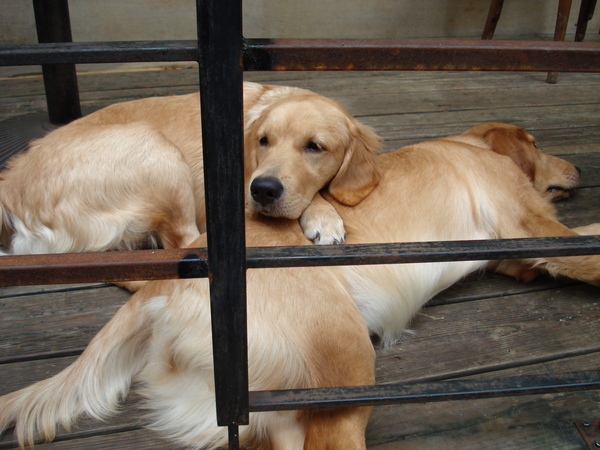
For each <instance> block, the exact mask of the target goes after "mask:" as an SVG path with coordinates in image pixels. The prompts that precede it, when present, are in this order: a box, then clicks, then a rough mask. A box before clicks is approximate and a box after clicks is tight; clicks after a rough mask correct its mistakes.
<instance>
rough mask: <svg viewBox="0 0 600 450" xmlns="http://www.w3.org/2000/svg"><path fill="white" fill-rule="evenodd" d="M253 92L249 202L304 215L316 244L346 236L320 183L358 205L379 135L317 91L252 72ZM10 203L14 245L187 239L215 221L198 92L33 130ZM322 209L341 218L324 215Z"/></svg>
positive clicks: (35, 247) (175, 244)
mask: <svg viewBox="0 0 600 450" xmlns="http://www.w3.org/2000/svg"><path fill="white" fill-rule="evenodd" d="M243 92H244V120H245V137H244V140H245V150H244V151H245V156H244V159H245V169H244V170H245V178H246V181H247V182H248V183H247V184H248V185H249V193H248V201H249V206H250V208H251V209H252V210H253V211H255V212H259V213H263V214H266V215H270V216H276V217H285V218H289V219H297V218H299V217H301V221H302V224H303V226H304V232H305V233H306V235H307V236H308V237H309V238H310V239H312V240H314V241H315V243H317V244H331V243H335V242H342V241H343V239H344V229H343V224H342V223H341V221H340V220H339V219H337V221H336V220H335V215H334V211H333V208H332V207H331V206H330V205H328V204H327V203H325V202H324V201H323V199H322V197H321V196H320V195H319V193H318V192H319V190H320V189H321V188H323V187H324V186H325V185H329V190H330V193H331V195H333V196H336V198H338V200H339V201H340V202H342V203H344V204H348V205H352V204H353V203H354V202H356V201H360V199H361V198H362V197H363V196H364V195H366V194H368V186H371V185H372V181H371V178H373V177H376V174H375V173H373V174H372V175H369V173H370V172H373V171H374V168H372V167H371V168H370V167H366V166H365V164H367V163H368V162H369V161H370V160H369V158H368V156H367V157H365V156H364V155H363V154H368V155H370V154H371V153H373V152H375V151H378V150H379V149H380V143H379V138H378V137H377V136H376V135H375V134H374V133H373V131H372V130H370V129H369V128H368V127H366V126H364V125H362V124H361V123H360V122H358V121H357V120H355V119H353V118H352V117H351V116H350V115H349V114H348V113H347V112H346V111H345V110H344V109H343V108H342V106H341V105H339V104H338V103H337V102H335V101H333V100H330V99H328V98H325V97H322V96H320V95H318V94H315V93H313V92H311V91H308V90H304V89H299V88H292V87H282V86H267V85H260V84H257V83H244V89H243ZM357 172H359V173H360V175H361V176H360V177H357V176H355V173H357ZM364 186H367V188H366V189H365V188H364ZM0 208H1V212H2V214H1V217H2V232H1V237H2V243H3V245H4V251H5V252H7V253H14V254H28V253H63V252H83V251H104V250H120V249H138V248H142V247H145V246H150V247H155V246H158V245H160V246H163V247H165V248H179V247H186V246H189V245H190V244H191V242H192V241H194V240H195V239H196V238H197V237H198V236H199V234H200V232H203V231H204V230H205V222H206V217H205V210H204V177H203V163H202V143H201V131H200V100H199V95H198V94H189V95H182V96H170V97H157V98H148V99H142V100H135V101H130V102H124V103H120V104H115V105H112V106H109V107H106V108H104V109H101V110H99V111H97V112H95V113H92V114H90V115H88V116H86V117H83V118H81V119H79V120H76V121H74V122H72V123H71V124H69V125H66V126H64V127H62V128H59V129H57V130H55V131H54V132H52V133H50V134H49V135H47V136H46V137H44V138H42V139H40V140H37V141H35V142H33V143H32V144H31V146H30V148H29V150H28V151H27V152H25V153H24V154H21V155H18V156H16V157H15V158H13V159H12V160H11V161H10V162H9V164H8V170H6V171H4V172H2V173H1V174H0ZM323 211H325V213H327V212H330V213H331V214H330V216H333V218H332V219H329V220H327V221H323V220H320V216H321V215H322V214H323Z"/></svg>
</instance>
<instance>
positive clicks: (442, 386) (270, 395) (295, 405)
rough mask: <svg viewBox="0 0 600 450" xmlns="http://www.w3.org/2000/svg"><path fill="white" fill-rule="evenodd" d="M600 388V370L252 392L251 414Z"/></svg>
mask: <svg viewBox="0 0 600 450" xmlns="http://www.w3.org/2000/svg"><path fill="white" fill-rule="evenodd" d="M599 388H600V371H589V372H578V373H565V374H562V375H561V376H541V375H524V376H518V377H507V378H500V379H472V380H460V381H457V380H451V381H437V382H432V383H419V384H384V385H375V386H356V387H334V388H320V389H296V390H287V391H254V392H250V411H252V412H259V411H284V410H292V409H320V408H340V407H350V406H369V405H377V406H379V405H392V404H406V403H431V402H440V401H451V400H474V399H483V398H497V397H508V396H518V395H541V394H549V393H556V392H575V391H584V390H592V389H599Z"/></svg>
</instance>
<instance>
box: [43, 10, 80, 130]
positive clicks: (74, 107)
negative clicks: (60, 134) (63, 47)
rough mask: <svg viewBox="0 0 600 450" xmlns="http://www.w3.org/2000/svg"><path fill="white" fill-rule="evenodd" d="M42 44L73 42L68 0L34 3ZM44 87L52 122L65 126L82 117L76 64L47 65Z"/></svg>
mask: <svg viewBox="0 0 600 450" xmlns="http://www.w3.org/2000/svg"><path fill="white" fill-rule="evenodd" d="M33 10H34V14H35V26H36V29H37V35H38V41H39V42H40V43H49V42H71V41H72V40H73V38H72V36H71V19H70V16H69V2H68V0H33ZM42 73H43V75H44V87H45V89H46V102H47V104H48V116H49V119H50V122H51V123H52V124H55V125H64V124H66V123H69V122H71V121H73V120H75V119H78V118H79V117H81V106H80V103H79V88H78V86H77V72H76V69H75V64H44V65H42Z"/></svg>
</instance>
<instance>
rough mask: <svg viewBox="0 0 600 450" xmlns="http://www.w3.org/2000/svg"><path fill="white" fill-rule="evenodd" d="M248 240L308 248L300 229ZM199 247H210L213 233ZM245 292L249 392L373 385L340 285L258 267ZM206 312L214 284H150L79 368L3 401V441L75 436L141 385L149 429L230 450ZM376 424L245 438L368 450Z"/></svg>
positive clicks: (276, 427)
mask: <svg viewBox="0 0 600 450" xmlns="http://www.w3.org/2000/svg"><path fill="white" fill-rule="evenodd" d="M263 222H264V223H263ZM248 239H249V243H250V244H251V245H260V246H268V245H287V244H292V245H307V244H310V241H308V240H307V239H306V238H305V237H304V236H303V235H302V231H301V229H300V226H299V225H298V223H297V222H296V221H293V222H292V221H279V222H273V219H254V220H251V221H249V224H248ZM194 246H206V240H205V235H203V236H201V237H200V238H199V239H198V240H197V241H196V242H195V243H194ZM333 270H335V269H333ZM282 280H285V283H284V284H285V285H282V283H281V281H282ZM307 280H310V282H307ZM247 285H248V330H249V336H248V342H249V349H248V353H249V385H250V389H252V390H265V389H291V388H308V387H328V386H351V385H369V384H373V383H374V370H375V367H374V358H375V355H374V350H373V347H372V344H371V341H370V338H369V333H368V330H367V328H366V326H365V323H364V321H363V320H362V318H361V316H360V314H359V313H358V310H357V309H356V307H355V306H354V303H353V301H352V297H351V296H350V295H349V293H348V292H347V290H346V288H345V286H344V284H343V282H342V280H341V279H338V280H336V279H335V278H333V279H332V278H331V274H330V273H329V272H327V271H322V270H320V269H319V268H300V269H261V270H251V271H249V272H248V274H247ZM209 308H210V302H209V295H208V280H206V279H202V280H176V281H173V280H172V281H164V282H149V283H147V285H145V286H144V287H143V288H142V289H140V290H139V291H138V292H137V293H136V294H134V295H133V296H132V298H131V299H130V300H129V301H128V302H127V303H126V304H125V305H124V306H123V307H122V308H121V309H120V310H119V311H118V312H117V314H116V315H115V316H114V317H113V318H112V319H111V320H110V321H109V323H108V324H107V325H106V326H105V327H104V328H103V329H102V330H101V331H100V332H99V333H98V335H97V336H96V337H95V338H94V339H93V340H92V342H91V343H90V345H89V346H88V348H87V349H86V351H85V352H84V353H83V354H82V355H81V356H80V357H79V358H78V359H77V361H76V362H75V363H74V364H72V365H71V366H70V367H68V368H67V369H66V370H64V371H63V372H61V373H59V374H58V375H56V376H54V377H52V378H49V379H47V380H45V381H42V382H39V383H37V384H35V385H32V386H30V387H28V388H26V389H24V390H21V391H18V392H15V393H12V394H9V395H7V396H4V397H2V398H0V406H1V408H0V432H1V430H2V429H4V427H6V426H7V425H8V424H9V423H11V422H12V421H13V420H15V419H16V421H17V423H16V427H15V433H16V435H17V437H18V439H19V442H20V443H21V444H22V445H23V444H26V445H29V444H31V443H32V442H33V441H34V436H35V434H38V437H40V438H42V439H46V440H51V439H52V438H53V437H54V433H55V424H57V423H61V424H63V426H69V425H70V424H72V422H73V421H74V419H75V418H76V417H77V416H79V415H80V414H81V413H82V412H86V413H87V414H88V415H91V416H92V417H96V418H101V417H106V416H107V415H109V414H111V413H114V412H115V411H116V409H117V407H118V402H119V400H120V399H122V398H124V397H125V396H127V393H128V391H129V388H130V386H131V385H132V383H134V386H135V387H136V388H137V390H138V391H139V392H140V394H141V395H142V396H143V397H144V398H145V406H146V407H147V408H148V417H147V419H148V421H149V422H150V425H149V426H150V427H151V428H154V429H156V430H158V431H160V432H161V433H162V434H163V435H165V436H166V437H171V438H173V439H175V440H177V441H179V442H180V443H181V444H183V445H186V446H189V447H190V448H214V447H217V446H222V445H224V444H225V443H226V437H227V429H226V428H219V427H217V426H216V412H215V400H214V385H213V365H212V343H211V336H210V310H209ZM369 415H370V408H366V407H363V408H345V409H339V410H332V411H313V412H296V411H291V412H285V411H284V412H268V413H255V414H251V416H250V426H249V427H242V428H241V430H240V433H241V440H242V442H244V443H245V444H249V443H254V445H256V446H257V447H260V448H286V449H302V448H303V446H304V442H305V441H306V442H307V445H306V448H324V449H325V448H327V449H339V450H346V449H349V448H352V449H358V448H364V447H365V438H364V433H365V428H366V425H367V421H368V418H369ZM310 442H312V444H308V443H310Z"/></svg>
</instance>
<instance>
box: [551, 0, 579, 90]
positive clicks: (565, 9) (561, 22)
mask: <svg viewBox="0 0 600 450" xmlns="http://www.w3.org/2000/svg"><path fill="white" fill-rule="evenodd" d="M583 1H585V0H583ZM572 3H573V0H560V2H559V3H558V14H557V15H556V27H555V28H554V40H555V41H564V40H565V35H566V34H567V24H568V22H569V14H570V13H571V4H572ZM557 81H558V73H557V72H548V75H547V77H546V83H550V84H555V83H556V82H557Z"/></svg>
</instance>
